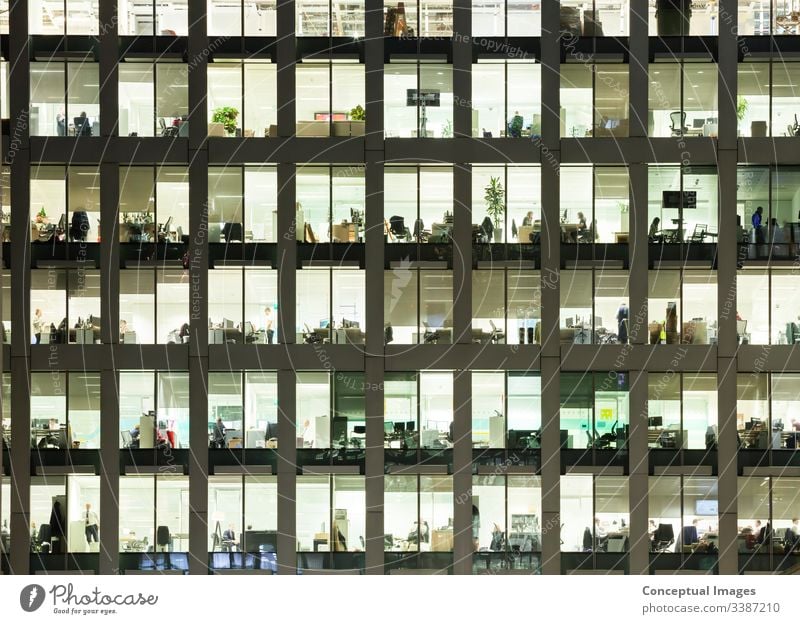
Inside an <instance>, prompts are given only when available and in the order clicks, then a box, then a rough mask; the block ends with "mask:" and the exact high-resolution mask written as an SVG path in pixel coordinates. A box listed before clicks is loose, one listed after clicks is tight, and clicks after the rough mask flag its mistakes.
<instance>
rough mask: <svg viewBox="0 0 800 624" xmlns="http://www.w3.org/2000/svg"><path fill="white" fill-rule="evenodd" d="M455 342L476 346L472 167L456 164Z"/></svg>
mask: <svg viewBox="0 0 800 624" xmlns="http://www.w3.org/2000/svg"><path fill="white" fill-rule="evenodd" d="M453 343H459V344H471V343H472V166H471V165H468V164H464V163H455V164H454V165H453Z"/></svg>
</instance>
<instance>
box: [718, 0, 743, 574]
mask: <svg viewBox="0 0 800 624" xmlns="http://www.w3.org/2000/svg"><path fill="white" fill-rule="evenodd" d="M737 16H738V2H737V0H721V2H720V3H719V37H718V45H719V78H718V91H719V92H718V100H719V138H718V140H717V167H718V175H719V237H718V239H717V267H718V268H717V288H718V290H717V306H718V313H717V318H718V346H717V355H718V357H717V375H718V380H719V396H718V405H719V412H718V414H719V422H718V436H719V437H718V443H717V448H718V451H717V473H718V475H719V476H718V479H719V483H718V489H719V572H720V574H737V573H738V571H739V554H738V548H737V533H738V531H737V528H738V527H737V516H738V505H737V496H738V487H737V486H738V449H739V445H738V439H737V432H736V370H737V361H736V350H737V342H738V341H737V338H736V260H737V257H736V256H737V245H736V229H737V228H736V211H735V210H734V207H735V206H736V167H737V164H736V161H737V144H738V119H737V117H736V103H737V64H738V52H739V51H738V39H737V28H738V24H737Z"/></svg>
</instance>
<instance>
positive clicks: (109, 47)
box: [99, 2, 119, 223]
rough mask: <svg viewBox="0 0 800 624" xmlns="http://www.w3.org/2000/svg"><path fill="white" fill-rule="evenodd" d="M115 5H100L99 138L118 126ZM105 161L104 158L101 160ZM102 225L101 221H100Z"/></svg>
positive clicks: (116, 21)
mask: <svg viewBox="0 0 800 624" xmlns="http://www.w3.org/2000/svg"><path fill="white" fill-rule="evenodd" d="M117 24H118V20H117V3H116V2H101V3H100V26H99V39H100V48H99V54H100V59H99V60H100V136H103V137H110V136H114V135H115V134H117V128H118V125H119V89H118V87H117V85H118V82H119V63H118V60H119V40H118V39H117ZM103 160H104V161H105V158H103ZM101 223H103V221H101Z"/></svg>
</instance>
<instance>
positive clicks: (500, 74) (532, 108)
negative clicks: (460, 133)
mask: <svg viewBox="0 0 800 624" xmlns="http://www.w3.org/2000/svg"><path fill="white" fill-rule="evenodd" d="M473 19H475V16H474V14H473ZM480 61H481V62H479V63H476V64H474V65H473V66H472V80H473V86H474V88H473V98H472V107H473V111H472V136H474V137H483V138H492V137H494V138H496V137H502V136H507V137H513V138H519V137H523V136H525V137H529V136H538V135H540V134H541V126H542V119H541V113H540V107H539V102H540V101H541V66H540V65H538V64H534V63H499V62H496V61H494V62H492V61H491V60H490V59H480ZM484 61H485V62H484Z"/></svg>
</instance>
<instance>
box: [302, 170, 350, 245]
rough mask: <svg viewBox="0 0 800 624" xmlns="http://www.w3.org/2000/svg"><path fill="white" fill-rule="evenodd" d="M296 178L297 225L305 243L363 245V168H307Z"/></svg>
mask: <svg viewBox="0 0 800 624" xmlns="http://www.w3.org/2000/svg"><path fill="white" fill-rule="evenodd" d="M296 179H297V207H296V208H297V223H298V227H300V228H302V229H303V238H304V240H305V242H307V243H320V242H334V243H356V242H363V236H364V202H365V186H364V169H363V167H361V166H355V165H352V166H349V167H343V166H337V167H314V166H307V167H302V168H299V169H298V171H297V178H296Z"/></svg>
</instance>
